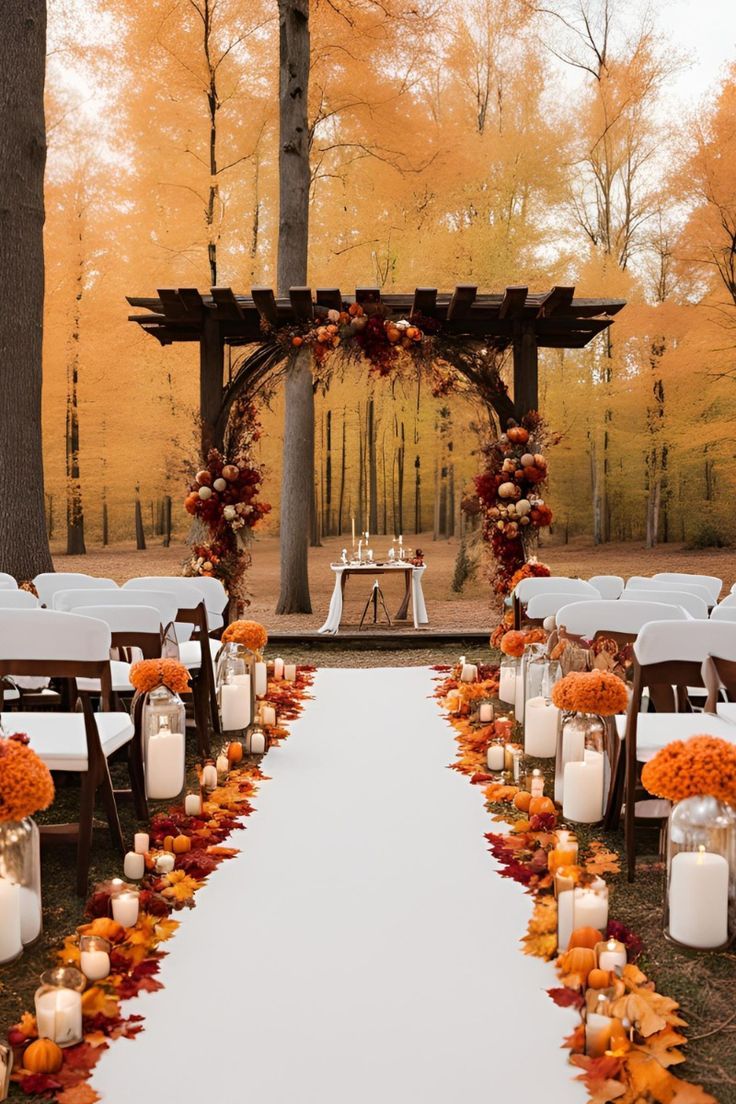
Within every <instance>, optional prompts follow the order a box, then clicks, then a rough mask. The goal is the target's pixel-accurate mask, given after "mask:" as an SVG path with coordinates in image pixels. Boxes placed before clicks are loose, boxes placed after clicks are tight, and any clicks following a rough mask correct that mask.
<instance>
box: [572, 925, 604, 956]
mask: <svg viewBox="0 0 736 1104" xmlns="http://www.w3.org/2000/svg"><path fill="white" fill-rule="evenodd" d="M602 939H603V936H602V934H601V933H600V932H599V931H597V930H596V928H590V927H586V928H576V929H575V931H574V932H573V933H572V935H571V936H570V942H569V943H568V944H567V946H568V948H572V947H588V948H589V949H590V950H591V951H594V950H595V948H596V947H597V945H598V944H599V943H600V942H601V941H602Z"/></svg>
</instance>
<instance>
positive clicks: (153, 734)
mask: <svg viewBox="0 0 736 1104" xmlns="http://www.w3.org/2000/svg"><path fill="white" fill-rule="evenodd" d="M141 718H142V720H141V730H142V733H143V762H144V765H145V775H146V796H147V797H149V798H151V799H152V800H153V801H164V800H168V799H169V798H172V797H178V796H179V794H180V793H181V791H182V790H183V789H184V779H185V758H186V739H185V733H186V720H187V716H186V707H185V706H184V702H183V701H182V700H181V698H180V697H179V695H178V694H174V693H173V692H172V691H171V690H169V689H168V688H167V687H166V686H157V687H156V689H155V690H150V691H149V692H148V693H147V694H146V695H145V696H144V699H143V704H142V707H141Z"/></svg>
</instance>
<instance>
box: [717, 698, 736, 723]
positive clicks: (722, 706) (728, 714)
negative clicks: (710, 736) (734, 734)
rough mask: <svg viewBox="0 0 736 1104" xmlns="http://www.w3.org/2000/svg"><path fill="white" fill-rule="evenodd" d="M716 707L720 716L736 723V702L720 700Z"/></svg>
mask: <svg viewBox="0 0 736 1104" xmlns="http://www.w3.org/2000/svg"><path fill="white" fill-rule="evenodd" d="M716 709H717V710H718V716H719V717H722V718H723V720H724V721H728V723H729V724H732V725H736V702H719V703H718V705H717V706H716Z"/></svg>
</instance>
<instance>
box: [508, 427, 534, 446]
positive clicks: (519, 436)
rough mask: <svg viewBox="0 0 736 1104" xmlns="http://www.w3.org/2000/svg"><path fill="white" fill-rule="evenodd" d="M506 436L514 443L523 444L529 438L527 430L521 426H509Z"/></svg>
mask: <svg viewBox="0 0 736 1104" xmlns="http://www.w3.org/2000/svg"><path fill="white" fill-rule="evenodd" d="M506 436H507V437H508V439H509V441H511V443H512V444H514V445H525V444H526V443H527V441H528V440H529V430H528V429H524V427H523V426H511V428H510V429H507V430H506Z"/></svg>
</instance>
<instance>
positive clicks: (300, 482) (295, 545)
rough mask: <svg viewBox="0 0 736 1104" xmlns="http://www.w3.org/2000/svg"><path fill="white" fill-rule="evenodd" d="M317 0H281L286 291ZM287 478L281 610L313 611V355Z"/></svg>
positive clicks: (298, 377)
mask: <svg viewBox="0 0 736 1104" xmlns="http://www.w3.org/2000/svg"><path fill="white" fill-rule="evenodd" d="M309 62H310V53H309V0H279V240H278V257H277V265H276V267H277V283H278V292H279V294H280V295H288V293H289V288H290V287H293V286H299V285H301V286H303V285H305V284H306V282H307V247H308V241H309V125H308V119H307V97H308V92H309ZM285 407H286V412H285V426H284V459H283V465H282V480H281V591H280V594H279V601H278V605H277V607H276V609H277V612H278V613H311V612H312V602H311V600H310V597H309V564H308V541H309V530H310V508H311V507H310V503H311V501H312V495H313V484H314V392H313V389H312V373H311V359H310V357H309V354H308V352H307V353H299V354H297V355H296V356H295V357H294V358H293V359H292V361H291V364H290V366H289V373H288V376H287V380H286V387H285Z"/></svg>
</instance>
